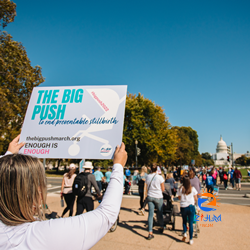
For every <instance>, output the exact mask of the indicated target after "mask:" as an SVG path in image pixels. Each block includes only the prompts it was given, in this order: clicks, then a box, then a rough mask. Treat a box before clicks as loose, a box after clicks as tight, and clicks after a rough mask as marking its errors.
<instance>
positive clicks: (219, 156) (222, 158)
mask: <svg viewBox="0 0 250 250" xmlns="http://www.w3.org/2000/svg"><path fill="white" fill-rule="evenodd" d="M242 155H245V156H246V157H250V153H249V152H247V153H245V154H244V153H242V154H238V153H233V160H234V162H235V160H236V159H237V158H239V157H241V156H242ZM227 156H228V153H227V144H226V142H225V141H223V139H222V136H221V137H220V140H219V142H218V143H217V147H216V153H215V154H212V159H213V160H214V165H215V166H224V165H230V164H229V162H228V161H227ZM230 160H232V159H231V156H230ZM230 162H232V161H230Z"/></svg>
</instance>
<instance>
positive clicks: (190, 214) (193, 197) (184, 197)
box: [177, 176, 197, 245]
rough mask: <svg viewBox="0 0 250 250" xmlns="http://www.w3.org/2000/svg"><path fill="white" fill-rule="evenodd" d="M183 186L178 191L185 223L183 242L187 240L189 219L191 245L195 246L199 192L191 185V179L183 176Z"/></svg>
mask: <svg viewBox="0 0 250 250" xmlns="http://www.w3.org/2000/svg"><path fill="white" fill-rule="evenodd" d="M182 183H183V184H182V186H181V187H180V188H179V189H178V191H177V195H178V198H179V200H180V201H181V202H180V207H181V215H182V222H183V232H184V235H183V238H182V241H184V242H185V240H186V238H187V219H188V221H189V244H190V245H192V244H193V222H194V215H195V207H194V204H195V202H196V201H197V191H196V189H195V188H194V187H192V186H191V184H190V179H189V177H188V176H183V179H182Z"/></svg>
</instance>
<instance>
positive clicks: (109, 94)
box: [20, 86, 127, 159]
mask: <svg viewBox="0 0 250 250" xmlns="http://www.w3.org/2000/svg"><path fill="white" fill-rule="evenodd" d="M126 92H127V86H70V87H69V86H67V87H66V86H65V87H36V88H34V89H33V92H32V95H31V98H30V101H29V105H28V109H27V112H26V116H25V119H24V123H23V127H22V132H21V138H20V141H25V142H26V144H25V146H24V147H23V148H22V149H21V150H20V153H23V154H28V155H32V156H36V157H39V158H64V159H70V158H78V159H111V158H112V156H113V153H114V149H115V147H116V146H117V145H120V144H121V142H122V134H123V122H124V111H125V101H126Z"/></svg>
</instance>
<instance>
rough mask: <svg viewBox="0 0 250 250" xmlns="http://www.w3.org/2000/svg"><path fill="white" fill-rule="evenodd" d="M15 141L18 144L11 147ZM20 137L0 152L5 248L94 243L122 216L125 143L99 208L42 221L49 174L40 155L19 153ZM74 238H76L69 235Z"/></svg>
mask: <svg viewBox="0 0 250 250" xmlns="http://www.w3.org/2000/svg"><path fill="white" fill-rule="evenodd" d="M12 146H13V147H12ZM20 147H21V144H18V139H17V141H15V142H14V143H13V144H12V145H11V147H9V149H8V151H9V152H10V154H9V155H5V156H3V157H1V158H0V183H1V189H0V235H1V237H0V249H5V250H9V249H20V250H25V249H46V250H50V249H51V250H54V249H61V250H63V249H74V250H83V249H90V248H91V247H93V246H94V245H95V244H96V243H97V242H98V241H99V240H100V239H101V238H102V237H103V236H104V235H105V234H106V233H107V232H108V230H109V229H110V227H111V226H112V225H113V224H114V222H115V221H116V220H117V216H118V214H119V210H120V205H121V201H122V192H123V167H124V166H125V164H126V161H127V152H126V151H125V145H124V144H123V143H122V145H121V147H119V146H118V147H117V148H116V151H115V154H114V159H113V164H114V166H113V171H112V174H111V177H110V183H109V186H108V188H107V191H106V192H105V195H104V198H103V201H102V203H101V204H100V205H99V207H98V208H97V209H95V210H94V211H91V212H88V213H85V214H82V215H78V216H75V217H69V218H60V219H54V220H47V221H43V215H44V213H42V207H43V206H44V205H45V203H46V177H45V172H44V168H43V166H42V164H41V162H40V161H39V159H37V158H33V157H31V156H27V155H21V154H11V153H17V151H18V150H19V149H20ZM69 239H74V240H73V241H72V240H69Z"/></svg>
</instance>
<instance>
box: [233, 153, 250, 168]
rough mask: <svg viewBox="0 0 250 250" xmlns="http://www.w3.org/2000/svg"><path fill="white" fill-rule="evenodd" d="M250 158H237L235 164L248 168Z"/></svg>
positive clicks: (243, 156)
mask: <svg viewBox="0 0 250 250" xmlns="http://www.w3.org/2000/svg"><path fill="white" fill-rule="evenodd" d="M249 159H250V158H247V157H246V156H245V155H242V156H241V157H239V158H237V159H236V161H235V163H236V164H240V165H241V166H247V165H248V162H249Z"/></svg>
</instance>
